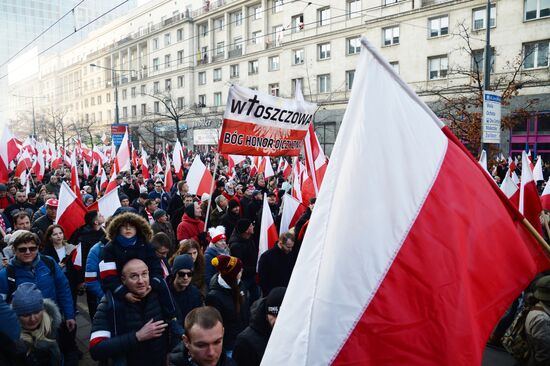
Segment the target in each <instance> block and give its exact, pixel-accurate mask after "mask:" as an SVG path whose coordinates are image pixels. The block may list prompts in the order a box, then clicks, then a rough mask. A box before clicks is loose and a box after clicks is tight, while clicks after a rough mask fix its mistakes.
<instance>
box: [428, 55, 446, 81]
mask: <svg viewBox="0 0 550 366" xmlns="http://www.w3.org/2000/svg"><path fill="white" fill-rule="evenodd" d="M448 68H449V59H448V58H447V56H434V57H430V58H428V77H429V79H430V80H436V79H444V78H446V77H447V70H448Z"/></svg>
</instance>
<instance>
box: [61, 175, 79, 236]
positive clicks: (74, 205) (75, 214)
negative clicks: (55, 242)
mask: <svg viewBox="0 0 550 366" xmlns="http://www.w3.org/2000/svg"><path fill="white" fill-rule="evenodd" d="M58 202H59V205H58V206H57V215H56V216H55V223H56V224H58V225H61V226H62V227H63V230H64V231H65V237H67V238H70V237H71V235H73V233H74V232H75V230H76V229H78V228H79V227H80V226H82V225H84V224H85V222H84V215H85V214H86V208H85V207H84V204H83V203H82V200H81V199H78V198H77V197H76V195H75V194H74V192H73V191H72V190H71V187H69V186H68V185H67V183H65V182H62V183H61V189H60V190H59V201H58Z"/></svg>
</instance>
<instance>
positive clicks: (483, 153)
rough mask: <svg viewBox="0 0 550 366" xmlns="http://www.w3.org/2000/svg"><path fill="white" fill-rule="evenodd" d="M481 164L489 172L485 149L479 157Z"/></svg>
mask: <svg viewBox="0 0 550 366" xmlns="http://www.w3.org/2000/svg"><path fill="white" fill-rule="evenodd" d="M479 165H481V166H482V167H483V169H485V170H486V171H487V173H489V169H487V152H486V151H485V150H481V156H480V157H479Z"/></svg>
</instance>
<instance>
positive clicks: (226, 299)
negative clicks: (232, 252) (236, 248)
mask: <svg viewBox="0 0 550 366" xmlns="http://www.w3.org/2000/svg"><path fill="white" fill-rule="evenodd" d="M211 263H212V266H214V268H216V269H217V271H218V273H217V274H216V275H215V276H214V277H213V278H212V281H211V283H210V291H208V294H207V295H206V299H205V304H206V305H208V306H213V307H215V308H216V309H217V310H218V311H219V312H220V314H221V315H222V319H223V325H224V328H225V333H224V336H223V349H224V351H225V352H226V354H227V355H228V356H229V357H231V353H232V351H233V348H234V346H235V340H236V338H237V335H238V334H239V333H240V332H242V331H243V330H244V328H245V327H246V326H247V324H248V319H249V316H250V310H249V306H248V297H247V295H246V291H245V290H244V288H243V287H242V286H241V277H242V270H243V262H242V261H241V260H240V259H239V258H236V257H231V256H227V255H219V256H217V257H214V258H213V259H212V261H211Z"/></svg>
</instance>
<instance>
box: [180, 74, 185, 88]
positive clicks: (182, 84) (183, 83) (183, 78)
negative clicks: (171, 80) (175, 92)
mask: <svg viewBox="0 0 550 366" xmlns="http://www.w3.org/2000/svg"><path fill="white" fill-rule="evenodd" d="M184 87H185V77H184V76H183V75H181V76H178V88H184Z"/></svg>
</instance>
